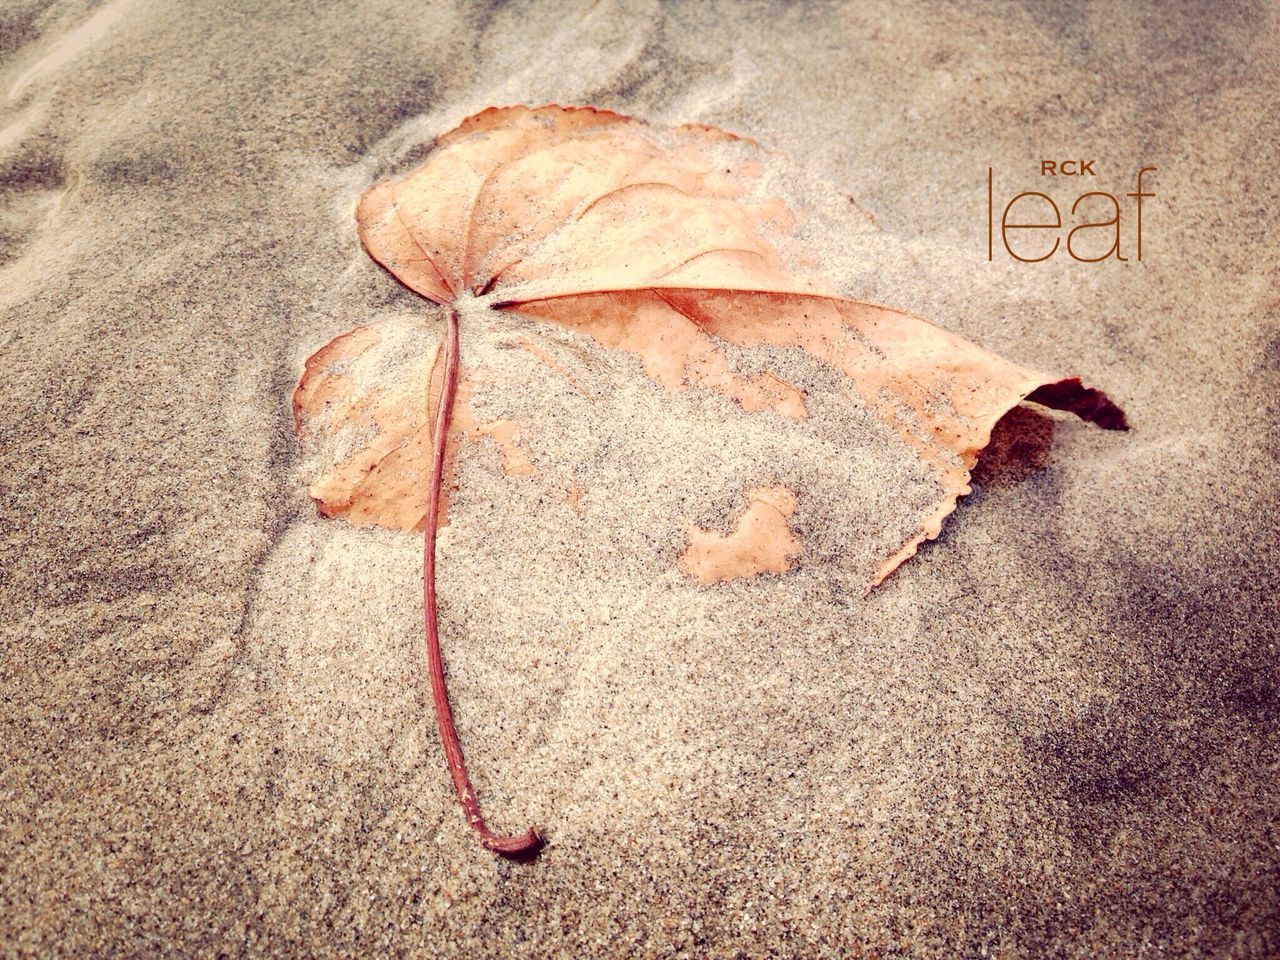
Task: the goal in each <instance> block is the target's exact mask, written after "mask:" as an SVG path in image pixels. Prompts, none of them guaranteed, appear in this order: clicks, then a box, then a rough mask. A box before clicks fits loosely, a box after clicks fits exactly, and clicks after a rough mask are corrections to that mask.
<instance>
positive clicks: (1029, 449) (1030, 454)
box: [972, 406, 1053, 488]
mask: <svg viewBox="0 0 1280 960" xmlns="http://www.w3.org/2000/svg"><path fill="white" fill-rule="evenodd" d="M1052 446H1053V418H1052V417H1050V416H1048V415H1046V414H1043V413H1041V412H1039V411H1038V410H1033V409H1032V408H1031V407H1022V406H1019V407H1014V408H1013V409H1012V410H1010V411H1009V412H1008V413H1006V414H1005V415H1004V416H1003V417H1001V418H1000V420H999V422H998V423H996V425H995V428H994V429H993V430H992V431H991V442H990V443H988V444H987V446H986V449H984V450H983V451H982V454H981V455H980V456H979V457H978V462H977V463H976V464H975V465H974V467H973V472H972V476H973V482H974V483H975V484H977V485H978V486H980V487H988V488H999V487H1011V486H1013V485H1014V484H1016V483H1021V482H1022V481H1023V480H1025V479H1027V477H1029V476H1031V475H1032V474H1033V473H1037V472H1038V471H1040V470H1043V469H1044V468H1045V466H1046V465H1047V464H1048V463H1049V448H1050V447H1052Z"/></svg>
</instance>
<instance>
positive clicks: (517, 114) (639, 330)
mask: <svg viewBox="0 0 1280 960" xmlns="http://www.w3.org/2000/svg"><path fill="white" fill-rule="evenodd" d="M763 170H764V166H763V164H762V163H761V151H760V150H759V148H758V147H757V146H756V144H755V143H754V142H753V141H750V140H747V139H745V138H741V137H737V136H735V135H733V134H729V133H726V132H724V131H721V130H717V129H715V128H712V127H707V126H701V125H689V126H683V127H677V128H675V129H663V128H659V127H655V126H651V125H649V124H646V123H644V122H642V121H638V120H635V119H632V118H629V117H624V116H621V115H619V114H615V113H610V112H608V111H602V110H596V109H594V108H590V107H583V108H564V107H559V106H547V107H541V108H537V109H531V108H526V107H509V108H493V109H489V110H485V111H483V112H482V113H479V114H477V115H475V116H473V117H470V118H468V119H467V120H465V121H463V122H462V123H461V124H460V125H459V126H458V127H457V129H455V130H453V131H451V132H449V133H447V134H445V135H444V136H442V137H440V138H439V139H438V140H437V142H436V144H435V146H434V149H433V150H432V151H431V152H430V154H429V155H428V156H427V159H426V160H425V162H423V163H422V164H421V165H420V166H419V167H417V168H416V169H415V170H413V171H411V172H410V173H408V174H406V175H405V176H402V177H397V178H395V179H391V180H388V181H385V182H383V183H380V184H378V185H376V186H374V187H373V188H371V189H370V190H369V191H368V192H367V193H365V194H364V196H363V197H362V198H361V200H360V203H359V207H358V210H357V214H356V217H357V223H358V226H359V232H360V237H361V239H362V241H363V242H364V245H365V247H366V249H367V250H368V252H369V253H370V255H371V256H372V257H374V259H376V260H377V261H378V262H380V263H381V264H383V265H384V266H385V267H386V268H387V269H388V270H389V271H390V272H391V273H392V274H393V275H394V276H396V277H397V278H398V279H399V280H400V281H401V282H402V283H404V284H405V285H406V286H408V287H409V288H411V289H413V290H415V291H416V292H418V293H419V294H421V295H422V296H423V297H425V298H427V299H428V300H431V301H434V302H435V303H438V304H440V305H442V307H444V308H445V309H444V310H443V311H442V312H443V313H444V314H445V319H446V321H447V323H446V328H447V329H446V333H445V336H444V337H443V343H444V348H443V349H441V343H442V338H441V336H440V334H439V332H438V331H434V332H433V331H431V330H429V329H428V328H426V327H424V326H422V325H421V324H414V323H413V322H411V321H406V320H397V321H392V322H386V323H383V324H380V325H378V326H376V327H361V328H357V329H356V330H353V331H350V332H348V333H345V334H342V335H340V336H338V337H336V338H335V339H334V340H332V341H330V342H329V343H327V344H325V345H324V346H323V347H322V348H321V349H320V350H318V351H317V352H316V353H315V354H313V355H312V357H311V358H310V359H309V360H308V361H307V365H306V369H305V371H304V373H303V376H302V379H301V381H300V382H299V385H298V388H297V391H296V392H295V395H294V410H295V417H296V419H297V422H298V424H299V425H300V427H302V428H305V430H306V431H307V432H308V434H309V435H310V436H311V437H313V438H314V439H315V441H316V442H317V443H323V444H328V450H329V453H330V455H329V456H328V458H327V460H326V463H325V466H324V467H323V468H322V469H321V471H320V475H319V476H318V477H317V479H316V480H315V482H314V483H313V484H312V485H311V488H310V489H311V494H312V496H313V497H314V498H315V500H316V502H317V504H318V506H319V509H320V511H321V512H322V513H324V514H325V515H328V516H343V517H345V518H346V519H348V520H350V521H351V522H354V523H357V524H377V525H380V526H384V527H389V528H392V529H399V530H412V529H416V528H419V527H422V528H423V529H424V533H425V538H426V546H425V551H426V552H425V554H424V570H425V579H426V589H427V596H426V604H427V611H426V618H427V631H428V647H429V653H430V660H431V663H432V665H433V678H434V675H435V673H436V672H438V671H436V670H435V665H436V663H437V662H438V659H439V657H438V649H436V639H435V625H434V621H435V610H434V583H433V579H434V536H435V527H436V524H437V522H438V521H439V519H440V516H439V510H440V495H439V486H440V482H441V481H440V478H441V477H442V476H443V473H444V470H445V461H446V460H447V459H449V458H451V457H452V456H453V452H454V451H455V450H456V448H457V444H458V443H459V442H460V441H469V442H473V443H482V442H493V443H496V444H497V445H498V446H499V452H500V455H501V460H502V462H503V464H504V465H505V467H506V470H507V472H508V473H509V474H511V475H513V476H515V477H521V476H523V477H525V478H529V477H530V476H532V475H534V474H536V466H535V464H536V449H537V424H536V423H529V424H520V425H515V424H510V423H507V424H501V423H488V424H486V425H479V426H477V425H475V424H474V422H471V421H469V420H468V418H467V417H465V416H459V417H458V418H455V420H454V425H455V428H458V427H459V425H461V429H455V430H454V431H453V433H451V434H448V427H449V423H450V415H451V414H450V409H449V405H450V404H451V402H452V396H453V391H452V387H451V386H450V384H452V383H453V382H454V381H455V380H456V379H457V378H458V377H459V376H460V377H461V380H462V383H463V385H464V391H465V390H466V389H467V388H468V383H469V382H470V381H474V379H475V377H476V376H477V371H475V370H469V371H465V372H462V373H460V372H459V369H458V358H457V352H456V349H453V350H451V348H450V346H449V344H450V343H451V342H455V341H456V337H457V329H458V324H459V322H461V323H462V324H463V325H464V326H466V325H467V324H469V323H478V322H481V321H482V319H483V317H484V315H485V314H486V313H488V312H490V311H510V312H516V313H518V314H520V315H522V316H524V317H526V318H529V319H530V320H536V321H541V322H542V323H545V324H551V325H557V326H559V327H561V328H564V329H566V330H570V331H574V332H575V333H577V334H580V335H583V336H585V337H589V338H591V340H593V341H595V342H596V343H597V344H599V345H601V346H603V347H605V348H610V349H613V350H617V351H622V352H624V353H626V354H629V355H631V356H633V357H635V358H636V359H637V360H638V361H639V364H640V366H641V368H642V369H643V370H644V372H645V374H646V375H647V376H648V377H650V378H651V379H652V380H653V381H655V382H656V383H658V384H660V385H661V386H662V387H663V388H664V389H665V390H667V391H671V392H675V391H683V390H704V391H709V392H711V393H714V394H718V395H721V396H723V397H725V398H728V399H729V400H731V401H733V402H734V403H736V404H737V405H739V406H740V407H741V409H742V410H743V411H746V412H748V413H751V414H753V415H758V416H760V417H761V418H762V419H761V421H760V429H761V430H766V431H768V430H777V429H782V428H783V426H784V425H785V424H786V423H788V422H793V423H798V422H801V421H803V420H805V419H806V418H807V417H809V416H810V415H811V409H810V407H811V403H810V400H811V398H810V396H809V390H810V385H809V384H806V383H799V382H791V381H789V380H788V379H787V377H785V376H784V375H783V374H782V372H780V371H778V370H773V369H770V368H769V364H768V363H767V362H764V359H762V361H761V362H760V363H753V364H751V365H750V369H745V368H744V367H743V366H742V365H741V364H740V363H739V362H737V361H736V360H735V356H736V355H738V354H741V352H742V351H744V350H745V351H754V352H755V353H757V354H759V355H760V356H761V358H767V357H768V356H770V355H775V354H776V353H777V351H800V352H802V353H803V354H804V355H805V356H807V357H808V358H812V360H814V361H816V362H817V363H818V364H820V365H821V367H822V368H823V369H825V370H828V371H831V372H832V373H833V374H835V375H838V377H839V378H841V380H842V382H843V383H844V384H845V385H846V388H847V391H848V393H849V395H850V396H851V397H855V398H856V402H859V403H861V404H863V405H864V406H865V407H866V408H867V409H869V410H871V411H873V412H874V413H875V415H876V416H877V417H879V418H880V420H881V421H882V422H883V423H885V424H888V425H889V427H891V428H892V429H893V430H894V431H896V434H897V435H898V437H900V440H901V443H903V444H905V445H906V446H907V447H909V448H910V449H911V450H913V451H914V453H915V456H916V457H917V458H918V462H919V465H920V467H921V469H923V470H925V471H927V472H928V474H929V475H930V476H931V477H932V478H933V479H934V481H935V482H936V487H937V496H936V498H935V499H934V500H933V501H932V502H931V503H928V504H926V505H924V507H923V508H922V509H921V510H920V512H919V515H918V518H917V522H916V525H915V529H914V530H913V531H912V532H911V533H910V535H909V536H907V537H906V538H905V540H902V541H900V542H893V543H887V544H885V549H884V553H883V555H882V559H881V561H880V563H879V565H878V567H877V568H876V569H874V570H868V573H867V582H868V585H869V586H874V585H876V584H879V583H880V582H882V581H883V580H884V579H885V577H887V576H888V575H889V574H890V573H891V572H892V571H893V570H894V569H896V568H897V567H898V566H899V565H900V564H901V563H902V562H903V561H905V560H906V559H907V558H909V557H910V556H911V555H912V554H914V553H915V552H916V550H917V548H918V546H919V545H920V543H922V542H923V541H925V540H927V539H931V538H933V537H936V536H937V534H938V532H939V531H940V529H941V525H942V522H943V519H944V518H945V517H946V516H947V515H948V514H949V513H950V512H951V511H952V510H953V509H954V507H955V503H956V500H957V498H958V497H959V496H961V495H963V494H965V493H967V492H968V491H969V474H970V469H971V468H972V467H973V466H974V463H975V462H976V460H977V457H978V454H979V452H980V451H981V450H982V449H983V448H984V446H986V444H987V442H988V440H989V439H990V436H991V432H992V428H993V427H994V425H995V424H996V423H997V421H999V420H1000V419H1001V417H1003V416H1004V415H1005V414H1006V413H1007V412H1008V411H1009V410H1010V409H1011V408H1013V407H1014V406H1015V405H1017V404H1018V403H1019V402H1020V401H1022V400H1024V399H1030V400H1033V401H1036V402H1039V403H1041V404H1045V405H1047V406H1051V407H1056V408H1058V409H1061V410H1068V411H1070V412H1072V413H1075V414H1076V415H1078V416H1080V417H1081V418H1083V419H1085V420H1089V421H1092V422H1094V423H1096V424H1098V425H1100V426H1102V427H1105V428H1108V429H1123V428H1125V426H1126V424H1125V418H1124V414H1123V413H1122V412H1121V411H1120V410H1119V408H1118V407H1116V406H1115V405H1114V404H1113V403H1112V402H1111V401H1110V400H1109V399H1107V397H1106V396H1105V395H1103V394H1102V393H1100V392H1098V391H1096V390H1092V389H1089V388H1086V387H1084V386H1083V385H1082V384H1081V382H1080V381H1079V380H1078V379H1076V378H1073V377H1065V378H1064V377H1058V376H1053V375H1049V374H1045V373H1041V372H1038V371H1035V370H1031V369H1028V368H1025V367H1022V366H1019V365H1018V364H1015V363H1012V362H1010V361H1008V360H1004V359H1002V358H1000V357H998V356H996V355H994V354H992V353H989V352H988V351H986V350H984V349H982V348H981V347H978V346H976V345H974V344H973V343H970V342H969V341H967V340H965V339H963V338H962V337H960V336H957V335H956V334H953V333H949V332H947V331H946V330H943V329H941V328H939V327H937V326H934V325H933V324H931V323H929V322H927V321H925V320H922V319H920V318H918V317H914V316H910V315H909V314H906V313H902V312H900V311H897V310H893V309H890V308H887V307H883V306H877V305H874V304H868V303H863V302H860V301H856V300H850V299H847V298H845V297H842V296H840V295H839V292H838V291H836V290H834V289H832V287H831V286H830V284H829V283H828V281H827V280H826V279H825V278H823V277H822V275H821V273H820V271H819V270H818V269H817V267H816V264H815V262H814V260H813V259H812V256H811V255H810V254H808V253H806V251H805V250H804V249H802V247H801V246H800V244H799V243H798V241H797V240H796V237H795V230H796V225H797V224H796V219H795V216H794V215H793V213H792V212H791V211H790V210H789V209H788V208H787V206H786V205H785V204H783V203H782V202H781V201H779V200H778V199H776V198H774V197H772V196H770V195H769V194H768V191H767V190H765V189H764V186H763V185H764V182H765V178H764V177H763V175H762V171H763ZM459 318H461V321H460V320H459ZM525 349H527V350H529V351H530V353H532V354H533V355H534V356H537V355H538V354H539V351H540V350H541V348H539V347H537V346H536V345H529V344H526V345H525ZM770 351H772V352H773V353H772V354H771V353H770ZM541 352H542V354H543V355H542V357H541V358H540V359H542V360H543V361H544V362H545V363H547V365H548V367H549V368H550V369H552V371H553V372H557V375H561V376H564V377H565V380H566V388H567V389H576V390H578V391H579V392H580V393H582V394H583V395H586V391H585V390H584V389H583V388H582V387H581V385H580V384H578V383H577V382H576V380H575V379H574V377H573V375H572V374H571V373H570V372H568V371H567V370H564V369H563V368H559V365H558V364H556V363H555V362H554V360H553V359H552V358H551V357H550V356H549V355H548V354H546V352H545V351H541ZM557 368H559V369H558V370H557ZM433 383H434V384H437V385H436V386H433V385H432V384H433ZM471 386H474V383H471ZM433 424H435V425H436V426H433ZM442 433H443V434H447V436H444V435H442ZM446 440H447V441H448V443H447V449H446V442H445V441H446ZM517 482H518V481H517ZM525 482H528V481H527V479H526V481H525ZM801 494H802V491H801ZM748 500H749V501H751V505H750V506H749V508H748V510H747V512H746V514H745V515H744V516H743V518H742V521H741V523H742V525H741V526H740V527H739V529H738V531H737V532H736V533H734V534H732V535H730V536H729V537H727V538H718V539H717V538H716V536H714V535H710V534H707V533H705V531H700V530H697V529H696V528H694V529H692V530H690V531H689V534H690V544H689V545H688V548H687V549H686V551H685V553H684V554H683V555H682V556H683V559H682V560H681V561H680V562H681V566H682V567H683V569H685V570H686V572H688V573H689V574H690V575H691V576H693V577H695V578H696V579H697V580H698V581H699V582H700V583H704V584H708V585H709V584H711V583H714V582H716V581H719V580H723V579H726V578H727V577H730V576H741V575H749V574H751V573H755V572H760V571H773V572H778V573H781V572H784V571H786V570H787V569H790V568H791V567H792V566H794V565H795V563H796V562H799V561H800V560H802V556H801V555H800V547H799V546H798V541H796V540H795V539H794V538H793V535H792V534H791V532H790V529H789V527H788V522H787V518H788V517H789V516H790V514H791V512H792V511H793V510H795V509H796V502H795V496H794V495H793V494H792V493H791V492H790V491H788V490H786V489H785V488H773V489H771V490H763V489H755V490H753V491H750V492H748ZM784 508H785V509H784ZM753 511H754V512H753ZM433 692H435V693H436V705H437V712H438V714H439V716H440V719H441V728H442V739H443V740H444V741H445V749H446V752H447V753H449V755H450V770H451V772H452V773H453V776H454V782H455V787H456V788H457V790H458V793H459V797H460V798H461V799H462V801H463V805H464V807H465V808H466V809H467V814H468V817H469V818H470V819H471V822H472V824H473V825H474V826H476V828H477V830H478V831H479V832H480V833H481V836H482V839H484V841H485V842H486V844H488V845H490V846H491V847H493V848H494V849H499V850H500V852H507V853H511V852H512V851H513V850H517V848H518V847H519V843H518V842H517V841H515V840H503V839H502V838H496V837H494V836H493V835H492V834H489V833H488V832H487V829H486V828H485V827H484V824H483V820H482V819H481V818H480V816H479V812H478V809H477V808H476V807H475V803H474V794H473V793H472V792H471V788H470V784H469V782H468V781H467V780H466V774H465V768H464V767H463V766H462V762H461V752H460V748H458V747H457V744H456V734H454V733H453V731H452V721H451V719H450V718H449V715H448V702H447V698H446V697H445V695H444V693H443V678H442V673H441V679H440V683H439V687H438V688H437V687H436V686H435V685H434V684H433ZM531 837H536V835H533V834H532V833H530V834H526V835H525V837H524V838H518V839H519V840H522V841H525V842H527V843H533V840H532V839H530V838H531ZM503 844H507V846H508V847H509V849H508V848H504V847H503ZM513 844H514V846H512V845H513ZM517 852H528V851H527V849H526V848H519V850H518V851H517Z"/></svg>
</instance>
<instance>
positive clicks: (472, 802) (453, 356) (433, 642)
mask: <svg viewBox="0 0 1280 960" xmlns="http://www.w3.org/2000/svg"><path fill="white" fill-rule="evenodd" d="M444 364H445V367H444V383H443V384H441V386H440V403H439V405H438V407H437V409H436V423H435V433H434V434H433V436H432V439H433V441H434V451H433V455H432V459H431V486H430V487H429V488H428V493H427V516H426V526H425V529H424V532H423V541H424V544H423V551H422V600H423V619H424V622H425V626H426V635H427V668H428V672H429V673H430V675H431V697H432V699H433V700H434V701H435V707H436V722H437V724H438V726H439V728H440V743H441V745H442V746H443V747H444V757H445V762H446V763H447V764H448V766H449V776H450V777H452V778H453V789H454V791H455V792H456V793H457V794H458V802H459V803H461V804H462V812H463V813H464V814H465V815H466V818H467V822H468V823H470V824H471V827H472V829H474V830H475V832H476V833H477V834H478V835H479V837H480V842H481V843H483V844H484V845H485V846H486V847H487V848H488V849H490V850H492V851H493V852H494V853H499V854H502V855H503V856H504V857H511V858H513V859H522V858H528V857H532V856H535V855H536V854H537V852H538V851H539V850H540V849H541V848H542V844H543V840H542V837H540V836H539V835H538V832H537V831H536V830H534V829H532V828H530V829H529V830H527V831H525V832H524V833H522V834H520V835H519V836H516V837H503V836H499V835H497V834H495V833H493V832H491V831H490V830H489V828H488V827H487V826H485V822H484V817H483V816H482V815H481V814H480V805H479V803H477V802H476V794H475V790H473V789H472V787H471V779H470V778H469V777H468V776H467V763H466V760H464V759H463V756H462V744H461V743H459V742H458V731H457V729H456V728H455V727H454V725H453V711H452V709H450V707H449V692H448V690H447V689H446V688H445V684H444V662H443V661H442V659H441V657H440V633H439V626H438V622H437V616H436V522H437V520H438V519H439V516H440V483H441V479H442V478H443V476H444V455H445V442H446V440H447V438H448V434H449V419H450V417H451V416H452V413H453V398H454V395H455V394H456V393H457V390H458V312H457V311H456V310H454V309H453V308H452V307H450V308H449V330H448V333H447V335H446V339H445V361H444Z"/></svg>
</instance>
